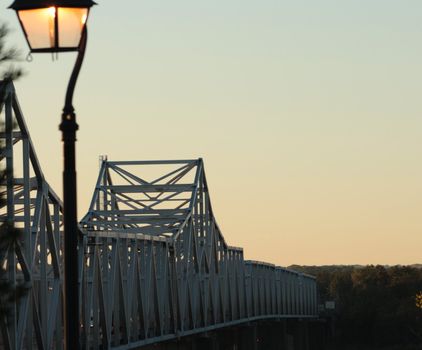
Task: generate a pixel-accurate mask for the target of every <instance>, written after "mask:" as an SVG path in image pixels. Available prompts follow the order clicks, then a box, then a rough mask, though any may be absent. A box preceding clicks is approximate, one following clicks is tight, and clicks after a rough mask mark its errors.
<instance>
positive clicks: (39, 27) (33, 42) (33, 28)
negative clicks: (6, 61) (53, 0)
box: [18, 7, 56, 49]
mask: <svg viewBox="0 0 422 350" xmlns="http://www.w3.org/2000/svg"><path fill="white" fill-rule="evenodd" d="M18 16H19V19H20V21H21V23H22V26H23V29H24V31H25V33H26V36H27V38H28V41H29V45H30V46H31V48H32V49H42V48H53V47H54V46H55V30H54V22H55V17H56V8H54V7H48V8H42V9H36V10H21V11H18Z"/></svg>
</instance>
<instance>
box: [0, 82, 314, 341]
mask: <svg viewBox="0 0 422 350" xmlns="http://www.w3.org/2000/svg"><path fill="white" fill-rule="evenodd" d="M3 89H4V90H3V91H4V92H6V99H5V101H4V103H3V107H4V112H3V114H2V117H3V118H4V122H5V131H4V132H2V133H1V134H0V136H1V139H2V140H3V141H4V147H3V149H2V152H1V164H2V165H4V167H5V168H6V169H7V171H8V174H10V175H9V176H7V177H6V179H5V183H3V184H2V185H3V189H4V190H3V195H4V196H5V197H6V199H7V200H6V202H5V203H4V205H3V206H2V208H1V211H0V215H1V216H0V219H1V221H3V222H6V221H13V222H15V224H16V226H18V227H19V228H21V229H22V231H23V234H22V238H21V239H20V240H19V241H18V242H17V243H16V244H15V245H14V246H13V247H12V248H10V249H8V251H7V252H6V253H5V254H3V256H0V259H1V260H0V263H1V266H3V267H5V273H4V274H2V276H0V277H1V278H3V279H7V280H8V281H9V282H11V283H13V284H15V285H22V284H25V285H26V286H29V287H30V289H29V292H28V293H26V294H25V295H24V296H23V297H22V298H21V299H20V300H19V301H18V302H16V303H13V304H11V305H9V310H8V311H9V312H8V315H7V316H6V317H3V318H2V319H1V320H0V326H1V335H0V336H1V338H0V348H1V349H32V348H34V349H35V348H37V349H61V348H62V347H63V312H62V307H63V300H62V299H63V288H62V287H63V261H62V258H63V239H62V234H63V232H62V230H61V227H62V215H61V210H62V203H61V201H60V199H59V198H58V196H57V195H56V194H55V193H54V191H53V190H52V189H51V188H50V186H49V185H48V183H47V182H46V180H45V178H44V175H43V173H42V170H41V167H40V164H39V162H38V159H37V156H36V153H35V149H34V146H33V143H32V140H31V137H30V135H29V131H28V128H27V126H26V123H25V120H24V118H23V114H22V112H21V109H20V107H19V103H18V99H17V97H16V93H15V89H14V87H13V85H12V84H9V85H7V86H6V87H5V86H3ZM245 219H247V218H245ZM257 239H259V237H257ZM269 244H270V242H269ZM79 267H80V269H79V271H80V274H79V282H80V284H79V285H80V289H79V293H80V301H81V303H80V311H81V320H80V322H81V332H80V335H81V336H80V340H81V344H82V348H83V349H136V348H139V347H142V346H146V345H148V344H158V343H160V342H165V341H169V340H174V339H176V340H177V339H184V338H185V337H187V336H192V335H197V334H209V333H210V332H212V331H215V330H218V329H228V328H229V327H233V326H236V325H243V324H252V323H254V322H261V321H265V320H286V319H293V320H304V319H308V318H309V319H315V318H316V317H317V295H316V282H315V279H314V278H313V277H312V276H308V275H304V274H301V273H297V272H294V271H291V270H288V269H285V268H282V267H278V266H275V265H272V264H268V263H263V262H258V261H248V260H244V256H243V250H242V248H237V247H232V246H229V245H228V244H227V242H226V240H225V238H224V236H223V235H222V233H221V231H220V229H219V227H218V225H217V222H216V219H215V217H214V214H213V210H212V206H211V200H210V195H209V190H208V185H207V181H206V177H205V171H204V163H203V161H202V159H194V160H172V161H109V160H107V159H105V158H104V159H102V160H101V168H100V172H99V176H98V181H97V183H96V185H95V189H94V194H93V197H92V201H91V204H90V207H89V211H88V213H87V214H86V215H85V216H84V218H83V219H82V220H81V222H80V248H79Z"/></svg>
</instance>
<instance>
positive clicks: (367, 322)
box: [290, 265, 422, 350]
mask: <svg viewBox="0 0 422 350" xmlns="http://www.w3.org/2000/svg"><path fill="white" fill-rule="evenodd" d="M290 268H292V269H294V270H297V271H301V272H305V273H308V274H311V275H314V276H316V278H317V286H318V294H319V299H320V304H324V302H325V301H334V302H335V305H336V307H335V310H333V311H330V310H326V311H324V310H323V309H322V310H321V311H322V314H323V315H325V316H326V317H327V318H328V319H332V320H333V323H334V324H333V325H334V329H335V332H334V338H333V343H334V345H335V347H334V348H335V349H346V348H347V346H354V347H352V348H353V349H377V348H385V349H397V350H399V349H400V350H403V349H422V268H421V267H420V266H418V265H415V266H391V267H389V266H381V265H376V266H374V265H369V266H298V265H294V266H290Z"/></svg>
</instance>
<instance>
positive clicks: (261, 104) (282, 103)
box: [0, 0, 422, 265]
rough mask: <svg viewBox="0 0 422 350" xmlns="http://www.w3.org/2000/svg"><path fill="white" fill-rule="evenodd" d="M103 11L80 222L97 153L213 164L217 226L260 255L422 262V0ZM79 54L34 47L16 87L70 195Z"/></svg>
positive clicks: (273, 0) (146, 1)
mask: <svg viewBox="0 0 422 350" xmlns="http://www.w3.org/2000/svg"><path fill="white" fill-rule="evenodd" d="M10 2H11V1H10ZM98 2H99V6H96V7H95V8H93V10H92V12H91V16H90V19H89V42H88V51H87V56H86V59H85V63H84V66H83V69H82V72H81V76H80V80H79V82H78V86H77V89H76V93H75V100H74V104H75V107H76V111H77V114H78V123H79V125H80V132H79V133H78V139H79V141H78V146H77V147H78V159H77V163H78V165H77V166H78V176H79V177H78V184H79V192H78V196H79V214H80V216H81V217H82V215H83V214H84V213H85V212H86V210H87V208H88V205H89V199H90V196H91V194H92V191H93V187H94V185H95V180H96V177H97V172H98V156H99V155H100V154H107V155H108V157H109V159H113V160H126V159H128V160H133V159H176V158H197V157H203V158H204V161H205V167H206V173H207V178H208V184H209V186H210V190H211V197H212V202H213V207H214V212H215V214H216V216H217V220H218V223H219V226H220V228H221V229H222V231H223V233H224V235H225V237H226V239H227V241H228V243H229V244H231V245H235V246H242V247H244V250H245V257H246V258H248V259H254V260H263V261H267V262H272V263H275V264H280V265H289V264H293V263H297V264H352V263H353V264H354V263H359V264H376V263H380V264H410V263H417V262H419V263H420V262H422V254H421V247H422V220H421V212H422V118H421V112H422V98H421V94H422V69H421V67H422V63H421V62H422V20H421V14H422V2H421V1H419V0H401V1H397V0H394V1H393V0H369V1H368V0H365V1H363V0H343V1H338V0H307V1H304V0H291V1H284V0H262V1H257V0H242V1H239V0H224V1H223V0H213V1H203V0H202V1H198V0H196V1H193V0H181V1H174V0H154V1H150V0H127V1H124V2H123V1H110V0H105V1H100V0H99V1H98ZM1 3H2V10H1V11H0V21H2V22H3V21H5V22H7V23H8V24H9V27H10V28H11V29H12V30H13V33H12V35H11V36H10V37H9V41H10V44H11V45H15V46H16V47H18V48H20V49H21V50H22V52H23V53H24V55H25V54H26V52H27V51H28V49H27V47H26V43H25V41H24V38H23V35H22V33H21V31H20V29H19V28H18V23H17V20H16V18H15V14H14V13H13V12H12V11H10V10H6V7H7V6H8V5H9V2H8V1H2V2H1ZM123 6H124V7H123ZM74 59H75V55H74V54H62V55H60V56H59V60H58V61H56V62H52V60H51V57H50V56H49V55H34V61H33V62H31V63H27V62H23V63H22V67H23V68H24V70H25V71H26V72H27V74H26V76H25V77H24V78H22V79H21V80H20V81H18V82H17V83H16V86H17V90H18V96H19V99H20V103H21V106H22V109H23V111H24V115H25V117H26V120H27V124H28V126H29V129H30V131H31V135H32V139H33V141H34V144H35V146H36V149H37V153H38V157H39V159H40V162H41V165H42V166H43V170H44V173H45V175H46V177H47V180H48V181H49V182H50V184H51V185H52V187H53V188H55V190H56V192H58V193H61V170H62V149H61V142H60V133H59V131H58V124H59V121H60V112H61V108H62V106H63V99H64V93H65V88H66V84H67V81H68V78H69V74H70V71H71V68H72V67H73V62H74Z"/></svg>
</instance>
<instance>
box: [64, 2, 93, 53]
mask: <svg viewBox="0 0 422 350" xmlns="http://www.w3.org/2000/svg"><path fill="white" fill-rule="evenodd" d="M87 17H88V9H87V8H71V7H59V8H58V21H59V47H60V48H63V47H78V46H79V42H80V41H81V36H82V30H83V28H84V26H85V23H86V20H87Z"/></svg>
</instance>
